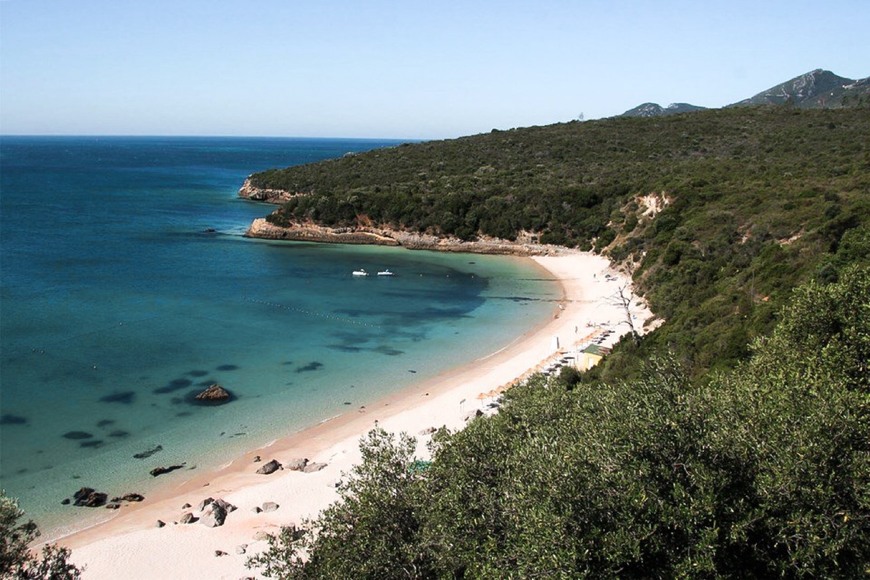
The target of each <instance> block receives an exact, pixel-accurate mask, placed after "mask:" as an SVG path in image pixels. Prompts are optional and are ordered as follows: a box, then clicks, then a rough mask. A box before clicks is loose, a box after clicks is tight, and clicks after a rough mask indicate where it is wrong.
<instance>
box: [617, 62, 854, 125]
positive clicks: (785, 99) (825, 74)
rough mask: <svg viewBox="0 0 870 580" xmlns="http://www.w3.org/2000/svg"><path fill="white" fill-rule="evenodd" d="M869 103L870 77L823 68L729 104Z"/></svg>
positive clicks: (640, 110) (633, 113) (641, 110)
mask: <svg viewBox="0 0 870 580" xmlns="http://www.w3.org/2000/svg"><path fill="white" fill-rule="evenodd" d="M867 103H870V77H865V78H862V79H850V78H846V77H841V76H839V75H836V74H834V73H833V72H831V71H829V70H825V69H821V68H817V69H814V70H812V71H810V72H807V73H804V74H802V75H798V76H796V77H794V78H791V79H789V80H787V81H785V82H782V83H779V84H778V85H774V86H772V87H770V88H768V89H765V90H763V91H761V92H760V93H757V94H755V95H753V96H751V97H749V98H746V99H743V100H740V101H737V102H736V103H731V104H730V105H726V106H725V107H723V108H726V107H743V106H759V105H786V104H789V105H792V106H795V107H799V108H801V109H833V108H841V107H852V106H860V105H862V104H867ZM704 109H707V107H702V106H699V105H692V104H689V103H672V104H670V105H668V106H667V107H662V106H661V105H659V104H658V103H652V102H647V103H642V104H640V105H638V106H637V107H634V108H632V109H629V110H627V111H626V112H624V113H622V115H618V116H620V117H664V116H668V115H676V114H680V113H690V112H693V111H699V110H704Z"/></svg>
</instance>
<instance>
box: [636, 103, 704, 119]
mask: <svg viewBox="0 0 870 580" xmlns="http://www.w3.org/2000/svg"><path fill="white" fill-rule="evenodd" d="M704 108H705V107H699V106H697V105H690V104H689V103H671V104H670V105H668V106H667V107H662V106H661V105H659V104H658V103H643V104H642V105H638V106H636V107H635V108H633V109H629V110H628V111H626V112H624V113H623V114H622V116H623V117H665V116H668V115H677V114H680V113H690V112H692V111H700V110H702V109H704Z"/></svg>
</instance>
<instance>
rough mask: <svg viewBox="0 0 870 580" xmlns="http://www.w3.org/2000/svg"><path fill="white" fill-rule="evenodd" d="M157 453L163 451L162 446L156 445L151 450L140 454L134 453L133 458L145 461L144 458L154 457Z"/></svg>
mask: <svg viewBox="0 0 870 580" xmlns="http://www.w3.org/2000/svg"><path fill="white" fill-rule="evenodd" d="M158 451H163V445H158V446H157V447H154V448H153V449H148V450H146V451H142V452H140V453H135V454H134V455H133V458H134V459H145V458H146V457H151V456H152V455H154V454H155V453H157V452H158Z"/></svg>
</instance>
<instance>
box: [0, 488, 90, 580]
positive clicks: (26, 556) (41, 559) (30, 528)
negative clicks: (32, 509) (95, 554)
mask: <svg viewBox="0 0 870 580" xmlns="http://www.w3.org/2000/svg"><path fill="white" fill-rule="evenodd" d="M22 517H24V512H23V511H21V510H20V509H19V508H18V504H17V503H15V501H14V500H13V499H11V498H9V497H7V496H6V494H5V493H3V492H0V578H18V579H21V580H77V579H78V578H81V570H79V569H78V568H77V567H76V566H74V565H73V564H71V563H70V562H69V561H68V558H69V555H70V551H69V550H68V549H66V548H60V547H58V546H55V545H52V544H50V545H46V546H44V547H43V548H42V552H41V554H40V555H39V556H37V555H34V554H32V553H31V552H30V550H29V549H28V544H30V542H32V541H33V540H35V539H36V538H37V537H38V536H39V530H38V529H37V527H36V524H35V523H33V522H32V521H27V522H21V521H20V520H21V518H22Z"/></svg>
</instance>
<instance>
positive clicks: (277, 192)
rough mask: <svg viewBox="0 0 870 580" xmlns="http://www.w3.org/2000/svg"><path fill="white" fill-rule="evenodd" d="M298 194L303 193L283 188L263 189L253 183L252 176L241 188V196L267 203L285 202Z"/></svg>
mask: <svg viewBox="0 0 870 580" xmlns="http://www.w3.org/2000/svg"><path fill="white" fill-rule="evenodd" d="M297 195H303V194H299V193H290V192H289V191H284V190H282V189H262V188H259V187H256V186H255V185H254V184H253V183H251V179H250V178H248V179H246V180H245V182H244V183H243V184H242V187H241V188H240V189H239V197H243V198H245V199H250V200H251V201H264V202H266V203H275V204H281V203H284V202H285V201H288V200H289V199H290V198H293V197H296V196H297Z"/></svg>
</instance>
